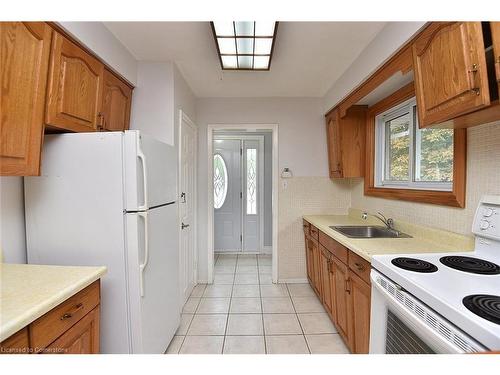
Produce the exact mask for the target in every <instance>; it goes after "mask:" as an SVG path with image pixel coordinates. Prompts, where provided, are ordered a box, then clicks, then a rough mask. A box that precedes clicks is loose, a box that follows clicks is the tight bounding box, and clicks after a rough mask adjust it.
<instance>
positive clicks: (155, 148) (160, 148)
mask: <svg viewBox="0 0 500 375" xmlns="http://www.w3.org/2000/svg"><path fill="white" fill-rule="evenodd" d="M124 164H125V165H124V175H125V199H126V201H125V209H126V210H127V211H137V210H145V209H147V208H150V207H156V206H159V205H162V204H165V203H170V202H174V201H176V200H177V156H176V152H175V147H173V146H170V145H167V144H166V143H163V142H160V141H159V140H157V139H155V138H153V137H149V136H147V135H145V134H142V133H140V132H139V131H138V130H128V131H125V136H124Z"/></svg>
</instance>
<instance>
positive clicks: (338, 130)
mask: <svg viewBox="0 0 500 375" xmlns="http://www.w3.org/2000/svg"><path fill="white" fill-rule="evenodd" d="M366 112H367V107H366V106H358V105H355V106H352V107H351V108H349V109H348V110H347V112H346V116H345V117H340V113H339V111H338V110H337V109H335V110H333V111H332V112H330V113H329V114H328V115H327V117H326V130H327V146H328V164H329V169H330V171H329V172H330V177H331V178H350V177H363V176H364V173H365V163H364V159H365V134H366Z"/></svg>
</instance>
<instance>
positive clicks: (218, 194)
mask: <svg viewBox="0 0 500 375" xmlns="http://www.w3.org/2000/svg"><path fill="white" fill-rule="evenodd" d="M213 158H214V169H213V173H214V249H215V251H218V252H219V251H241V250H242V246H241V244H242V232H241V199H242V187H241V140H239V139H215V140H214V155H213Z"/></svg>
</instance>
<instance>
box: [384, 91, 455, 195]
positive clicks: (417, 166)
mask: <svg viewBox="0 0 500 375" xmlns="http://www.w3.org/2000/svg"><path fill="white" fill-rule="evenodd" d="M375 123H376V135H375V147H376V154H375V162H376V169H375V186H376V187H381V188H383V187H395V188H402V189H425V190H440V191H452V190H453V129H419V126H418V118H417V105H416V101H415V98H411V99H409V100H407V101H404V102H403V103H400V104H399V105H397V106H395V107H393V108H390V109H389V110H387V111H385V112H383V113H381V114H379V115H377V116H376V118H375Z"/></svg>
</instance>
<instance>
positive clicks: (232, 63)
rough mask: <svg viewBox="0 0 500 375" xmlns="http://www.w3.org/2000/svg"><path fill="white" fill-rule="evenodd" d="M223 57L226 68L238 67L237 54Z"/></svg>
mask: <svg viewBox="0 0 500 375" xmlns="http://www.w3.org/2000/svg"><path fill="white" fill-rule="evenodd" d="M221 59H222V65H223V66H224V69H236V68H237V67H238V61H237V60H236V56H222V57H221Z"/></svg>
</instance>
